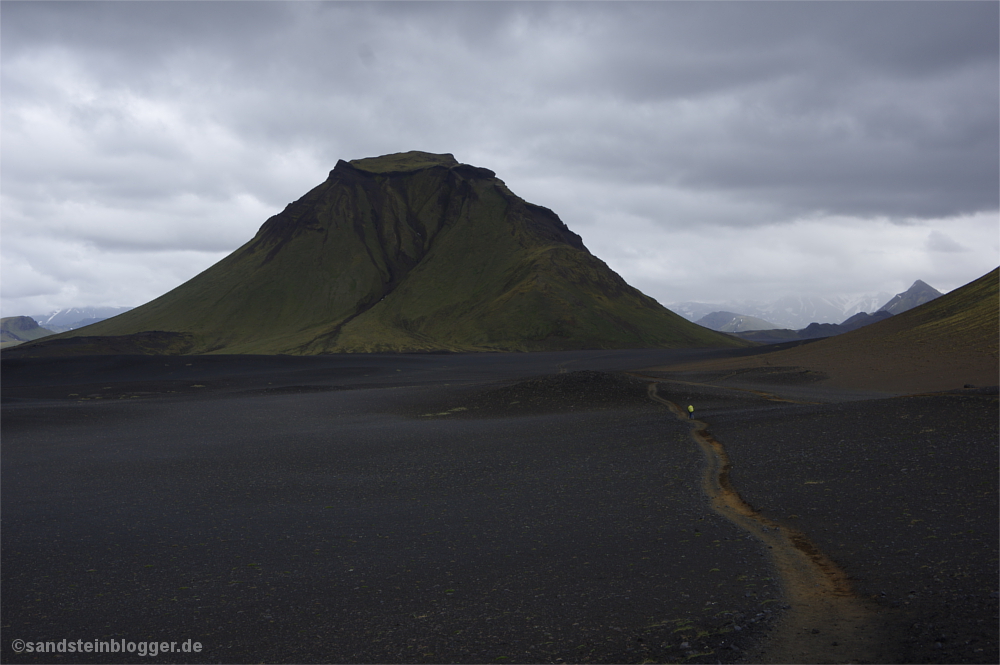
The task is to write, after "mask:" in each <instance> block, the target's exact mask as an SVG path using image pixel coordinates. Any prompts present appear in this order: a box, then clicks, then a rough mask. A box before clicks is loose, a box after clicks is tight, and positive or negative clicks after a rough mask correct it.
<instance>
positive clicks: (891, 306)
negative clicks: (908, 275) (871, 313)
mask: <svg viewBox="0 0 1000 665" xmlns="http://www.w3.org/2000/svg"><path fill="white" fill-rule="evenodd" d="M942 295H943V294H942V293H941V292H940V291H938V290H937V289H935V288H934V287H933V286H931V285H929V284H927V282H924V281H922V280H919V279H918V280H917V281H915V282H914V283H913V285H912V286H911V287H910V288H908V289H907V290H905V291H903V292H902V293H897V294H896V295H895V296H894V297H893V298H892V300H890V301H889V302H887V303H886V304H885V305H883V306H882V307H881V308H880V309H879V310H878V311H880V312H889V313H890V314H902V313H903V312H905V311H907V310H909V309H913V308H914V307H916V306H917V305H923V304H924V303H925V302H930V301H931V300H934V299H935V298H938V297H940V296H942Z"/></svg>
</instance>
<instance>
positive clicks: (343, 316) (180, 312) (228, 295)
mask: <svg viewBox="0 0 1000 665" xmlns="http://www.w3.org/2000/svg"><path fill="white" fill-rule="evenodd" d="M112 338H113V339H112ZM743 344H746V343H745V342H742V341H741V340H737V339H734V338H732V337H730V336H727V335H722V334H719V333H716V332H713V331H710V330H706V329H705V328H702V327H700V326H696V325H694V324H692V323H690V322H689V321H687V320H685V319H684V318H682V317H681V316H678V315H676V314H674V313H673V312H671V311H669V310H667V309H666V308H664V307H663V306H661V305H660V304H659V303H657V302H656V301H655V300H653V299H652V298H650V297H648V296H646V295H644V294H642V293H641V292H639V291H638V290H636V289H635V288H633V287H631V286H629V285H628V284H627V283H626V282H625V280H623V279H622V278H621V277H620V276H619V275H618V274H617V273H615V272H614V271H613V270H611V269H610V268H609V267H608V266H607V265H606V264H605V263H604V262H603V261H601V260H600V259H598V258H597V257H595V256H594V255H593V254H591V253H590V252H589V251H588V250H587V248H586V247H584V244H583V241H582V240H581V238H580V236H578V235H577V234H575V233H573V232H572V231H570V230H569V228H567V226H566V225H565V224H564V223H563V222H562V220H560V219H559V217H558V215H556V214H555V213H554V212H553V211H551V210H549V209H548V208H544V207H542V206H539V205H535V204H532V203H528V202H527V201H524V200H523V199H521V198H519V197H518V196H516V195H515V194H514V193H513V192H511V191H510V190H509V189H508V188H507V186H506V185H505V184H504V182H503V181H502V180H500V179H499V178H497V177H496V174H495V173H494V172H493V171H491V170H489V169H485V168H479V167H475V166H470V165H468V164H461V163H459V162H458V161H457V160H456V159H455V158H454V156H452V155H450V154H443V155H439V154H431V153H426V152H407V153H399V154H393V155H385V156H382V157H375V158H368V159H357V160H353V161H350V162H347V161H343V160H341V161H339V162H338V163H337V165H336V167H335V168H334V169H333V170H332V171H331V172H330V174H329V177H328V178H327V179H326V181H325V182H323V183H322V184H320V185H319V186H317V187H315V188H313V189H312V190H311V191H309V192H308V193H307V194H306V195H305V196H303V197H302V198H301V199H299V200H298V201H295V202H293V203H290V204H289V205H288V206H287V207H286V208H285V210H283V211H282V212H280V213H279V214H277V215H275V216H273V217H271V218H270V219H268V220H267V221H266V222H265V223H264V225H263V226H261V228H260V230H259V231H258V233H257V234H256V236H255V237H254V238H253V239H251V240H250V241H249V242H248V243H246V244H245V245H243V246H242V247H240V248H239V249H237V250H236V251H235V252H233V253H232V254H230V255H229V256H228V257H226V258H225V259H223V260H222V261H220V262H218V263H217V264H215V265H213V266H212V267H210V268H209V269H208V270H206V271H204V272H203V273H201V274H199V275H197V276H195V277H194V278H192V279H191V280H189V281H188V282H186V283H184V284H182V285H180V286H179V287H177V288H176V289H174V290H173V291H170V292H168V293H166V294H164V295H163V296H161V297H159V298H157V299H156V300H153V301H152V302H149V303H147V304H145V305H142V306H140V307H137V308H135V309H133V310H130V311H128V312H125V313H123V314H120V315H119V316H116V317H114V318H111V319H108V320H105V321H101V322H98V323H95V324H93V325H90V326H87V327H86V328H82V329H78V330H73V331H70V332H67V333H64V334H62V335H59V336H56V337H55V338H53V339H52V340H51V341H48V342H47V343H46V347H47V348H44V349H43V347H42V344H41V343H36V344H35V345H33V346H34V347H35V348H34V349H29V348H24V349H23V352H28V351H29V350H30V351H31V352H33V353H44V354H46V355H48V354H49V353H53V354H59V355H62V354H69V353H84V354H86V353H106V352H110V348H111V347H112V346H113V347H114V349H116V350H117V351H115V352H123V351H122V349H132V350H133V351H134V352H137V353H184V354H194V353H227V354H238V353H254V354H279V353H280V354H302V355H305V354H320V353H338V352H420V351H442V350H443V351H542V350H564V349H584V348H597V349H600V348H644V347H694V346H739V345H743ZM105 348H107V350H104V349H105Z"/></svg>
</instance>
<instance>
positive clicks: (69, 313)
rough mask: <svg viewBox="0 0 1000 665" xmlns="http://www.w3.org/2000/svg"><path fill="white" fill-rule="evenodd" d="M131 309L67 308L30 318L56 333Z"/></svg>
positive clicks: (74, 328) (80, 326)
mask: <svg viewBox="0 0 1000 665" xmlns="http://www.w3.org/2000/svg"><path fill="white" fill-rule="evenodd" d="M130 309H132V308H131V307H68V308H66V309H57V310H56V311H54V312H49V313H48V314H41V315H36V316H32V317H31V318H33V319H34V320H35V321H37V322H38V325H40V326H42V327H43V328H48V329H49V330H53V331H56V332H65V331H67V330H76V329H77V328H82V327H83V326H87V325H90V324H91V323H97V322H98V321H103V320H104V319H110V318H111V317H112V316H118V315H119V314H121V313H122V312H127V311H129V310H130Z"/></svg>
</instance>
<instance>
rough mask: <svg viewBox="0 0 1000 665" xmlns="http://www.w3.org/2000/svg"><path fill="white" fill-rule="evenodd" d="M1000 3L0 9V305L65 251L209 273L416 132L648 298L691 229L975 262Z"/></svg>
mask: <svg viewBox="0 0 1000 665" xmlns="http://www.w3.org/2000/svg"><path fill="white" fill-rule="evenodd" d="M998 7H1000V5H998V4H997V3H992V2H990V3H985V2H983V3H980V2H941V3H938V2H882V3H841V2H830V3H825V2H811V3H788V2H775V3H762V2H754V3H696V2H692V3H679V2H664V3H650V2H638V3H623V2H614V3H561V2H557V3H500V2H497V3H479V2H476V3H473V2H469V3H457V2H443V3H418V2H407V3H388V2H386V3H342V2H329V3H311V2H273V3H272V2H197V3H191V2H185V3H179V2H142V3H137V2H107V3H90V2H68V3H56V2H51V3H49V2H46V3H28V2H23V3H22V2H3V3H2V4H0V12H2V21H0V55H2V59H0V65H2V76H3V78H2V86H3V95H4V106H3V109H2V113H3V123H2V124H3V127H2V130H3V143H2V152H0V162H2V169H3V178H4V183H3V184H4V188H3V189H4V191H3V233H4V248H3V251H4V257H5V267H4V283H5V286H4V302H8V301H11V302H12V301H15V300H17V298H19V297H21V296H20V295H18V294H19V293H20V294H22V295H23V296H24V297H25V298H27V297H29V296H31V297H32V298H35V300H33V301H32V302H41V300H40V299H39V298H40V296H38V295H37V291H38V289H37V288H36V285H37V284H47V285H50V286H51V285H52V284H64V283H65V280H66V277H65V275H66V274H67V273H66V271H65V266H66V265H67V264H69V263H72V264H73V265H75V266H77V267H78V269H80V270H83V269H93V270H98V271H99V269H100V268H98V267H94V266H99V265H107V264H109V262H111V263H113V262H115V261H118V262H120V272H128V270H127V266H128V265H134V264H137V263H141V264H142V265H143V266H149V265H154V264H157V260H153V259H151V258H150V257H151V255H154V254H157V252H160V253H161V254H162V255H163V256H166V254H165V253H170V252H173V253H175V254H171V256H174V257H175V260H176V261H178V263H177V265H180V264H183V265H185V266H192V265H197V264H198V260H197V259H195V258H192V257H195V256H197V255H199V253H200V256H201V257H202V259H201V267H206V266H207V265H208V264H210V263H211V262H213V261H215V260H217V259H218V258H219V257H221V256H222V255H224V254H225V253H226V252H228V251H231V250H232V249H234V248H235V247H236V246H238V245H239V244H241V243H242V242H244V241H245V240H247V239H249V237H250V236H251V235H252V234H253V232H254V231H255V230H256V229H257V227H258V226H259V225H260V224H261V223H262V222H263V221H264V220H265V219H266V218H267V217H268V216H270V215H271V214H273V213H274V212H277V211H278V210H280V209H281V208H282V207H283V206H284V205H285V204H286V203H288V202H289V201H291V200H293V199H296V198H298V197H299V196H301V195H302V194H303V193H304V192H305V191H307V190H308V189H309V188H311V187H313V186H315V185H316V184H318V183H319V182H320V181H321V180H322V179H323V178H325V176H326V172H327V171H328V170H329V169H330V168H332V167H333V165H334V164H335V163H336V161H337V160H338V159H354V158H359V157H367V156H374V155H379V154H385V153H390V152H398V151H403V150H411V149H418V150H427V151H432V152H451V153H453V154H455V156H456V157H457V158H458V159H459V160H461V161H466V162H470V163H474V164H478V165H481V166H486V167H489V168H491V169H494V170H496V171H497V172H498V174H499V175H500V177H501V178H504V179H505V180H506V181H507V182H508V184H509V185H510V186H511V187H512V189H513V190H514V191H515V192H517V193H519V194H520V195H522V196H524V197H525V198H527V199H529V200H533V201H535V202H537V203H541V204H543V205H546V206H549V207H552V208H553V209H556V210H557V211H559V213H560V215H561V216H562V217H563V218H564V219H566V220H567V222H568V223H569V224H570V225H571V226H572V227H573V228H575V229H577V230H579V231H581V232H582V233H583V234H584V237H585V241H586V242H587V243H588V246H590V248H591V249H592V250H593V251H594V252H595V253H596V254H598V255H599V256H602V257H604V258H606V259H607V260H609V261H610V262H612V263H613V265H615V267H616V268H617V269H619V270H620V271H622V272H623V274H624V273H628V274H625V276H626V278H628V279H630V280H635V281H637V282H642V283H643V284H655V283H662V286H661V287H650V290H651V291H655V290H656V288H659V289H660V290H659V292H657V293H655V294H654V295H656V296H657V297H660V298H661V299H662V298H666V299H667V300H669V299H670V297H669V295H664V294H666V293H667V292H668V291H669V283H670V281H671V280H677V281H678V282H683V281H684V280H685V279H688V280H689V281H691V283H694V282H695V280H694V278H693V277H691V276H690V275H687V276H684V275H678V274H674V273H667V272H662V271H660V268H659V266H660V265H661V264H663V263H664V262H665V261H674V262H677V261H679V259H678V258H677V257H674V256H672V255H669V254H667V253H664V252H668V251H669V248H670V246H671V244H672V243H671V241H670V234H675V235H676V234H685V233H688V232H690V231H691V230H692V229H701V233H702V234H703V236H702V237H703V238H704V239H706V240H711V242H712V243H713V247H714V251H715V253H716V256H717V258H718V259H719V260H720V261H726V262H728V265H731V266H733V267H732V270H734V271H737V272H738V271H739V270H740V269H741V268H740V266H741V265H744V264H743V263H742V262H744V261H745V258H744V257H743V255H744V254H746V251H747V249H748V248H751V247H752V244H748V243H753V242H758V241H759V242H765V241H766V242H773V236H772V235H770V234H771V229H772V228H774V227H775V226H776V225H777V226H780V225H795V224H800V227H799V228H800V231H801V229H802V228H805V227H804V226H801V223H804V222H803V220H805V221H806V222H808V224H807V226H808V225H816V224H829V225H836V224H838V223H844V222H843V220H844V219H847V218H850V219H851V220H854V221H852V222H850V224H848V226H850V228H851V229H852V231H851V232H850V233H848V234H846V235H845V236H844V237H845V238H846V237H847V236H850V240H847V239H845V240H844V241H843V242H842V243H840V244H837V242H838V241H837V237H838V236H837V234H836V233H830V234H828V235H827V234H826V233H825V232H824V233H821V232H820V231H818V230H816V229H818V228H819V227H816V229H813V231H812V232H813V233H818V234H819V235H822V236H823V237H824V238H827V240H826V242H825V247H826V249H825V250H824V251H826V252H827V253H833V254H836V255H838V256H842V257H846V256H848V255H849V253H850V252H856V248H855V246H856V244H857V242H858V238H859V237H862V236H861V235H859V234H860V233H861V231H860V229H863V228H864V223H865V222H864V220H881V221H880V222H879V223H882V222H888V223H889V227H887V228H891V227H892V226H893V225H896V226H898V227H899V228H900V230H899V231H898V233H899V234H900V235H899V236H898V240H895V241H894V240H893V236H892V234H891V233H890V232H889V231H885V233H884V234H882V235H880V236H879V237H880V238H881V239H882V241H883V242H887V243H890V244H893V243H895V244H898V243H901V242H904V239H905V242H906V243H909V245H908V246H912V247H919V248H920V251H921V252H924V253H925V256H926V257H931V256H939V255H941V256H948V257H951V258H952V259H954V258H956V257H959V256H961V257H964V258H965V262H966V263H968V262H969V256H970V253H976V256H977V257H978V258H977V259H976V261H972V263H974V264H975V265H977V266H978V265H979V264H983V265H985V264H987V263H991V262H993V260H994V258H995V254H996V249H995V248H994V247H993V246H992V245H990V246H988V247H986V248H985V249H984V248H983V243H982V242H981V241H974V240H973V239H971V238H965V239H963V238H962V237H959V236H958V235H952V234H951V233H949V232H947V225H948V224H949V223H951V222H947V221H946V220H947V219H950V218H952V217H956V216H963V215H964V216H965V217H968V219H972V220H978V221H975V222H968V220H966V222H962V223H961V224H958V223H957V222H955V224H958V226H961V227H962V228H963V229H966V232H968V233H972V234H973V235H975V237H976V238H982V237H984V234H983V231H982V229H983V225H984V224H989V223H990V222H989V221H984V220H988V219H990V218H989V215H994V216H995V214H996V211H997V208H998V206H1000V201H998V197H1000V195H998V181H1000V148H998V144H1000V135H998V127H1000V112H998V109H1000V83H998V82H1000V69H998V51H1000V44H998V28H997V26H998V24H1000V15H998ZM984 215H987V216H986V217H984ZM822 220H841V221H840V222H837V221H828V222H823V221H822ZM872 223H874V222H872ZM921 224H928V225H930V226H928V228H927V229H923V230H921V231H920V233H918V234H916V235H914V231H913V230H912V229H911V228H910V227H912V226H914V225H917V226H919V225H921ZM963 224H964V226H963ZM809 228H810V229H812V228H813V227H812V226H809ZM823 228H824V229H825V228H827V227H823ZM831 228H832V227H831ZM872 228H874V227H872ZM879 228H880V229H881V228H882V227H879ZM956 228H958V227H957V226H956ZM918 230H919V229H918ZM855 231H857V232H855ZM722 233H725V234H729V237H732V238H734V240H733V245H732V246H729V245H727V244H726V243H725V242H721V241H717V240H716V238H717V237H719V235H720V234H722ZM741 233H745V234H748V235H746V236H737V235H733V234H741ZM880 233H882V231H880ZM792 235H795V234H794V233H793V234H792ZM55 237H58V238H59V242H54V241H53V240H52V239H53V238H55ZM796 237H798V236H796ZM736 238H744V240H742V241H740V240H736ZM752 239H756V240H752ZM796 242H797V244H795V245H794V246H790V248H789V251H790V252H792V251H794V252H802V253H803V254H802V256H804V257H809V256H812V254H810V253H811V252H817V251H819V250H817V249H816V248H815V247H814V246H813V244H812V243H809V242H807V241H805V240H804V236H803V239H802V241H801V242H799V241H796ZM45 243H49V244H50V246H51V248H52V249H51V251H44V250H39V247H40V246H42V245H44V244H45ZM994 244H995V243H994ZM761 251H765V250H761ZM914 251H916V250H914ZM130 252H135V253H134V254H132V253H130ZM177 252H180V253H181V254H176V253H177ZM658 252H659V253H658ZM963 252H964V254H963ZM180 255H183V256H184V257H185V258H184V259H183V260H181V259H177V258H176V257H177V256H180ZM97 256H100V257H101V258H100V260H98V259H96V258H94V257H97ZM88 257H90V258H88ZM843 260H845V261H846V259H843ZM881 260H882V261H883V263H886V262H887V261H888V259H886V258H885V257H883V258H882V259H881ZM908 260H909V261H910V263H914V261H915V259H913V257H910V258H909V259H908ZM926 260H927V262H928V263H927V264H926V265H931V264H932V263H933V262H932V261H931V259H930V258H927V259H926ZM163 261H164V262H165V261H167V259H163ZM130 262H131V263H130ZM681 263H682V262H681ZM792 263H796V262H794V261H793V262H792ZM809 263H810V261H809V259H808V258H806V259H804V260H803V262H802V264H803V265H808V264H809ZM904 263H905V262H900V265H902V264H904ZM57 265H58V267H57ZM160 265H166V263H162V262H161V264H160ZM678 265H680V263H678ZM934 265H937V264H934ZM88 266H89V267H91V268H88ZM990 267H992V266H991V265H990V266H986V267H985V269H984V270H983V272H985V270H987V269H989V268H990ZM903 269H904V268H903V267H900V268H898V270H900V271H902V270H903ZM914 269H917V268H914ZM746 270H747V271H752V269H751V268H749V267H748V268H746ZM935 270H938V272H939V273H941V270H943V269H942V268H940V267H937V268H935ZM13 271H17V275H16V276H15V275H14V274H13ZM629 271H632V272H629ZM181 272H183V271H181ZM841 272H842V271H841ZM855 272H857V273H858V274H859V275H860V276H859V281H860V280H861V279H862V277H863V272H864V271H863V270H861V269H857V270H856V271H855ZM192 274H193V273H192ZM941 274H944V273H941ZM948 274H958V271H957V270H952V272H951V273H948ZM975 276H976V275H970V276H969V277H970V278H971V277H975ZM917 277H921V278H924V279H933V275H932V274H929V273H921V274H920V275H912V276H907V277H898V278H897V277H894V279H900V280H905V279H909V281H912V279H915V278H917ZM781 279H787V275H782V276H781ZM871 279H874V277H872V278H871ZM949 279H950V278H949ZM657 280H661V282H657ZM84 281H90V282H92V283H93V284H94V285H95V286H94V290H93V293H95V294H96V293H97V291H98V290H99V289H98V287H97V286H96V285H98V284H99V283H100V279H99V278H97V277H92V278H88V280H82V279H81V280H80V282H81V283H82V282H84ZM702 281H703V282H705V283H706V284H707V283H708V281H706V280H704V278H702ZM796 283H797V284H798V285H799V286H801V288H803V289H806V288H812V289H820V290H822V289H830V288H835V289H843V288H847V287H846V286H844V285H833V283H832V282H826V283H820V282H819V281H817V282H815V283H813V282H810V281H809V280H798V281H797V282H796ZM16 284H20V285H22V287H19V289H20V290H18V289H14V287H13V286H11V285H16ZM907 285H908V284H907ZM956 285H957V284H956ZM852 286H853V285H852ZM904 286H906V285H904ZM939 286H941V287H945V286H946V285H944V284H941V285H939ZM713 288H714V289H715V290H717V291H720V292H722V291H725V290H726V289H728V288H731V287H730V286H728V284H727V283H724V282H722V281H719V282H713V283H712V284H711V285H710V286H706V289H707V290H711V289H713ZM768 288H772V286H771V285H770V282H769V286H768ZM775 288H776V287H775ZM891 288H892V287H889V286H883V285H881V284H880V285H877V287H874V290H883V289H885V290H890V289H891ZM135 294H136V295H135V296H134V298H135V300H138V301H141V300H146V299H149V297H152V296H154V295H157V294H156V293H146V292H144V291H142V290H141V289H136V291H135ZM779 295H780V294H779ZM79 297H83V296H79ZM53 298H55V296H53ZM93 298H97V296H96V295H94V296H93ZM66 304H67V305H70V304H77V305H79V304H103V303H98V302H92V303H80V302H75V303H66ZM108 304H126V305H127V304H136V303H135V302H119V303H108ZM7 306H8V305H5V307H7Z"/></svg>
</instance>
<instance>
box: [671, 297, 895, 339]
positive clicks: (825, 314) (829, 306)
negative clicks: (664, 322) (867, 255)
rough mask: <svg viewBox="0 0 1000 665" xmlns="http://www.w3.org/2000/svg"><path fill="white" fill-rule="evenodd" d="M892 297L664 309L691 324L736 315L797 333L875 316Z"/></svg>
mask: <svg viewBox="0 0 1000 665" xmlns="http://www.w3.org/2000/svg"><path fill="white" fill-rule="evenodd" d="M892 297H893V296H892V294H891V293H885V292H879V293H875V294H871V293H866V294H863V295H854V296H826V297H820V296H785V297H784V298H780V299H778V300H775V301H774V302H769V303H767V302H758V301H752V300H749V301H748V300H745V301H728V302H725V303H702V302H679V303H673V304H670V305H666V307H667V309H669V310H671V311H673V312H676V313H677V314H680V315H681V316H683V317H684V318H686V319H688V320H690V321H698V320H699V319H701V318H702V317H705V316H707V315H709V314H711V313H713V312H718V311H720V310H725V311H729V312H739V313H740V314H743V315H745V316H753V317H756V318H758V319H764V320H765V321H769V322H771V323H773V324H775V325H776V326H778V327H780V328H789V329H792V330H797V329H800V328H805V327H806V326H808V325H809V324H810V323H840V322H841V321H844V320H845V319H848V318H850V317H852V316H854V315H855V314H857V313H859V312H875V311H878V309H879V308H880V307H882V305H884V304H886V303H887V302H889V300H890V299H891V298H892Z"/></svg>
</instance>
